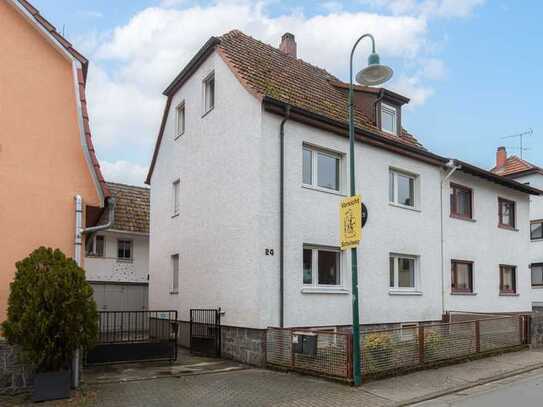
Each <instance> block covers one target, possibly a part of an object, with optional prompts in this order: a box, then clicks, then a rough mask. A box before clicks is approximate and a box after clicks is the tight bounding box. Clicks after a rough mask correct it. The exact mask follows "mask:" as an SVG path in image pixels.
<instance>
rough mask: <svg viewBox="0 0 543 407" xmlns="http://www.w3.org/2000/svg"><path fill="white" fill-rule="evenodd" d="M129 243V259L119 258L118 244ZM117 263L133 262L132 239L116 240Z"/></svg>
mask: <svg viewBox="0 0 543 407" xmlns="http://www.w3.org/2000/svg"><path fill="white" fill-rule="evenodd" d="M121 241H123V242H129V243H130V258H126V257H119V242H121ZM116 255H117V261H118V262H128V263H131V262H133V261H134V241H133V240H132V239H117V253H116Z"/></svg>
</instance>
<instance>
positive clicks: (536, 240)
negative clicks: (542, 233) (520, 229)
mask: <svg viewBox="0 0 543 407" xmlns="http://www.w3.org/2000/svg"><path fill="white" fill-rule="evenodd" d="M530 242H534V243H537V242H543V238H537V239H530Z"/></svg>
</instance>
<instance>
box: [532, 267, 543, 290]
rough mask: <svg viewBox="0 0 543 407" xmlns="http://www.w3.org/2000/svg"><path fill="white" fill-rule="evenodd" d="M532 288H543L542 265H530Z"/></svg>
mask: <svg viewBox="0 0 543 407" xmlns="http://www.w3.org/2000/svg"><path fill="white" fill-rule="evenodd" d="M530 268H531V270H532V287H543V263H532V264H531V265H530Z"/></svg>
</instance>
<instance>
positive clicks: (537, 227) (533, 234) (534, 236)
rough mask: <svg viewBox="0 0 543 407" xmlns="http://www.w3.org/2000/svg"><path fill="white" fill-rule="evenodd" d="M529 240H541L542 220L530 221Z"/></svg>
mask: <svg viewBox="0 0 543 407" xmlns="http://www.w3.org/2000/svg"><path fill="white" fill-rule="evenodd" d="M530 239H531V240H539V239H543V220H537V221H532V222H531V223H530Z"/></svg>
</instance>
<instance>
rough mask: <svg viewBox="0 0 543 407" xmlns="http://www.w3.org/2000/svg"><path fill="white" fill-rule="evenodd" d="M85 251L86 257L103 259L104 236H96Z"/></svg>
mask: <svg viewBox="0 0 543 407" xmlns="http://www.w3.org/2000/svg"><path fill="white" fill-rule="evenodd" d="M87 248H88V249H89V250H88V251H87V256H95V257H104V248H105V240H104V236H102V235H96V236H94V239H92V242H91V244H90V247H89V246H87Z"/></svg>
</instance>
